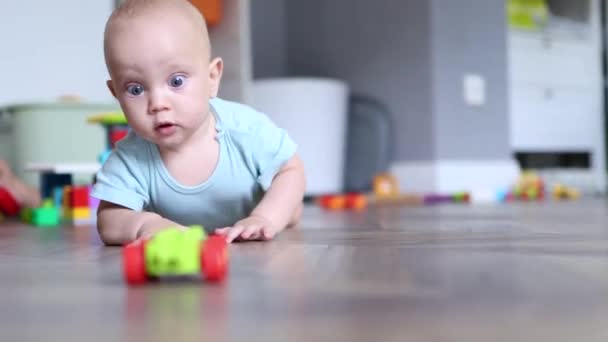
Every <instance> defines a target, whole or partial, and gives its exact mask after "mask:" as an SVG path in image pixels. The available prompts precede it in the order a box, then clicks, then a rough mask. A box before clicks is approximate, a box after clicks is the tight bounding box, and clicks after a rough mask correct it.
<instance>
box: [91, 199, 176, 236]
mask: <svg viewBox="0 0 608 342" xmlns="http://www.w3.org/2000/svg"><path fill="white" fill-rule="evenodd" d="M169 227H181V226H180V225H179V224H177V223H175V222H173V221H170V220H167V219H165V218H163V217H162V216H160V215H158V214H156V213H152V212H146V211H141V212H140V211H135V210H131V209H128V208H125V207H122V206H118V205H116V204H113V203H110V202H106V201H101V203H100V204H99V209H98V211H97V230H98V231H99V236H100V237H101V240H102V241H103V242H104V243H105V244H106V245H123V244H127V243H129V242H132V241H135V240H137V239H148V238H150V237H152V235H154V234H155V233H156V232H158V231H160V230H163V229H166V228H169Z"/></svg>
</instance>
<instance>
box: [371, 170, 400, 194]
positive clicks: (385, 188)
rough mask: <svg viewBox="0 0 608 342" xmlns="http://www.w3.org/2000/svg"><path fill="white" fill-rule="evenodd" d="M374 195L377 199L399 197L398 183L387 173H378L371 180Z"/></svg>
mask: <svg viewBox="0 0 608 342" xmlns="http://www.w3.org/2000/svg"><path fill="white" fill-rule="evenodd" d="M372 183H373V188H374V194H375V195H376V197H378V198H386V197H397V196H399V182H398V181H397V178H395V176H393V175H391V174H389V173H380V174H378V175H376V176H375V177H374V180H373V182H372Z"/></svg>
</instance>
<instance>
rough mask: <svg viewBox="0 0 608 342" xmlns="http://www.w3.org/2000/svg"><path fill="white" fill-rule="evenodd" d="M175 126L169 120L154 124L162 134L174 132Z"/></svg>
mask: <svg viewBox="0 0 608 342" xmlns="http://www.w3.org/2000/svg"><path fill="white" fill-rule="evenodd" d="M176 127H177V126H176V125H175V124H173V123H170V122H163V123H160V124H158V125H156V131H157V132H158V133H160V134H162V135H171V134H173V133H174V132H175V128H176Z"/></svg>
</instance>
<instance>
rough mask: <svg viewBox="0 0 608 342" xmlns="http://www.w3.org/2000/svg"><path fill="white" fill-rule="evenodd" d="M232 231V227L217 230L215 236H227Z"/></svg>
mask: <svg viewBox="0 0 608 342" xmlns="http://www.w3.org/2000/svg"><path fill="white" fill-rule="evenodd" d="M229 231H230V227H224V228H217V229H216V230H215V232H214V233H215V234H217V235H226V234H227V233H228V232H229Z"/></svg>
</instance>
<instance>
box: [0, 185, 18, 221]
mask: <svg viewBox="0 0 608 342" xmlns="http://www.w3.org/2000/svg"><path fill="white" fill-rule="evenodd" d="M20 211H21V207H20V206H19V203H17V200H15V197H13V195H12V194H11V193H10V192H8V190H6V189H5V188H1V187H0V213H2V214H4V215H6V216H16V215H17V214H19V212H20Z"/></svg>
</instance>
